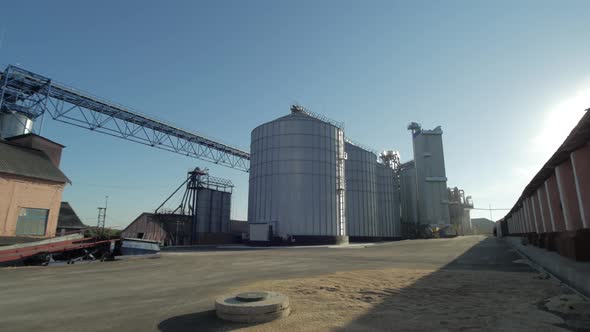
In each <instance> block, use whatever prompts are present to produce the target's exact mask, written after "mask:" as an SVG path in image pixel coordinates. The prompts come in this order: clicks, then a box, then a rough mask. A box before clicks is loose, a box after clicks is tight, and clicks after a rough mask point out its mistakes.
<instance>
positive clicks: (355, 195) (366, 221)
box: [344, 142, 381, 241]
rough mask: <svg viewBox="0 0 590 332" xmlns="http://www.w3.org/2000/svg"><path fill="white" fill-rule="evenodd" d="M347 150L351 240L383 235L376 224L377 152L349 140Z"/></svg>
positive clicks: (347, 195)
mask: <svg viewBox="0 0 590 332" xmlns="http://www.w3.org/2000/svg"><path fill="white" fill-rule="evenodd" d="M344 150H345V151H346V168H345V172H344V173H345V174H346V176H345V177H346V221H347V227H348V235H349V236H350V240H351V241H374V240H377V239H379V238H380V237H381V235H380V234H379V229H378V224H377V192H376V188H375V187H376V183H377V181H376V176H375V170H376V164H377V155H376V154H375V153H373V152H371V151H367V150H365V149H363V148H361V147H359V146H356V145H354V144H352V143H350V142H346V143H345V145H344Z"/></svg>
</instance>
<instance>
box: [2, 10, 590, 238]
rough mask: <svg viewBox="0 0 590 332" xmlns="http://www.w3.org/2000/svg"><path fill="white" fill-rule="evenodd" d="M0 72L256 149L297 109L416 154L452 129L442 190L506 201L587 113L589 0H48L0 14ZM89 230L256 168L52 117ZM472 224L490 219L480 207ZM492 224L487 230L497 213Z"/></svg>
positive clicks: (379, 144) (243, 199)
mask: <svg viewBox="0 0 590 332" xmlns="http://www.w3.org/2000/svg"><path fill="white" fill-rule="evenodd" d="M0 7H1V9H2V10H1V11H2V12H3V14H4V15H3V17H2V21H0V41H1V44H0V65H2V66H3V67H4V66H5V65H7V64H18V65H19V66H21V67H24V68H26V69H29V70H31V71H34V72H38V73H40V74H43V75H46V76H48V77H50V78H52V79H54V80H56V81H59V82H61V83H65V84H68V85H71V86H73V87H76V88H79V89H82V90H86V91H89V92H91V93H92V94H94V95H98V96H101V97H104V98H106V99H109V100H112V101H115V102H118V103H121V104H124V105H129V106H131V107H132V108H134V109H136V110H139V111H141V112H143V113H147V114H150V115H154V116H156V117H158V118H162V119H165V120H167V121H170V122H172V123H176V124H178V125H179V126H181V127H184V128H187V129H190V130H193V131H198V132H201V133H203V134H206V135H208V136H212V137H216V138H219V139H221V140H223V141H224V142H228V143H230V144H233V145H236V146H240V147H244V148H246V149H248V147H249V143H250V142H249V140H250V132H251V130H252V129H253V128H254V127H256V126H257V125H259V124H261V123H264V122H266V121H269V120H272V119H274V118H276V117H279V116H282V115H285V114H287V113H288V111H289V105H290V104H292V103H294V102H298V103H301V104H303V105H305V106H306V107H308V108H310V109H312V110H314V111H316V112H319V113H323V114H325V115H327V116H328V117H331V118H333V119H336V120H339V121H344V122H345V125H346V133H347V136H349V137H351V138H353V139H355V140H356V141H359V142H362V143H364V144H365V145H369V146H372V147H374V148H375V149H377V150H384V149H396V150H399V151H400V152H401V155H402V160H408V159H410V158H411V141H410V135H409V133H408V132H407V131H406V129H405V127H406V125H407V124H408V123H409V122H411V121H417V122H420V123H422V125H423V127H424V128H433V127H435V126H437V125H442V127H443V130H444V136H443V140H444V147H445V157H446V167H447V177H448V179H449V182H448V184H449V186H459V187H461V188H463V189H465V191H466V193H467V194H468V195H472V196H473V200H474V202H475V205H476V207H483V208H487V207H488V205H489V204H491V205H492V206H493V207H496V208H501V207H511V206H512V204H513V203H514V201H515V200H516V199H517V198H518V196H519V195H520V193H521V191H522V189H523V188H524V186H525V185H526V184H527V183H528V181H529V180H530V179H531V178H532V176H533V175H534V174H535V173H536V171H537V170H538V169H539V168H540V167H541V166H542V164H543V163H544V161H545V160H546V159H547V158H548V157H549V156H550V155H551V154H552V153H553V151H554V150H555V149H556V147H557V146H558V145H559V144H560V142H561V141H562V140H563V138H564V137H565V135H566V134H567V133H568V131H569V130H570V129H571V128H572V127H573V125H574V124H575V123H576V120H577V119H578V118H579V117H580V116H581V114H582V111H583V109H585V108H587V107H590V60H589V59H590V58H589V57H588V55H589V54H590V44H589V43H588V41H589V40H590V29H588V27H587V22H588V19H589V18H590V2H588V1H488V2H483V1H289V2H288V1H248V2H246V1H170V2H168V1H101V2H84V4H82V3H81V2H79V1H50V2H49V1H38V2H36V3H34V2H21V3H18V2H14V1H13V2H9V3H3V4H2V5H1V6H0ZM42 134H43V135H45V136H47V137H49V138H50V139H53V140H56V141H58V142H60V143H63V144H64V145H66V146H67V147H66V149H65V150H64V155H63V160H62V168H63V170H64V172H65V173H66V174H67V175H68V176H69V177H70V178H71V179H72V182H73V185H71V186H69V187H68V188H67V189H66V191H65V193H64V200H68V201H70V202H71V204H72V205H73V207H74V208H75V209H76V211H77V212H78V215H80V216H81V217H82V219H83V221H84V222H86V223H88V224H95V223H96V215H97V209H96V207H97V206H101V205H103V204H104V196H105V195H108V196H109V197H110V199H109V212H108V213H109V216H108V221H107V225H108V226H124V225H126V224H128V223H129V222H130V221H132V220H133V218H135V217H136V216H137V215H139V214H140V213H141V212H142V211H151V210H153V209H154V208H156V207H157V206H158V205H159V203H161V202H162V201H163V200H164V199H165V198H166V197H167V196H168V194H169V193H171V192H172V190H174V189H175V188H176V186H177V185H178V184H179V183H180V182H181V181H182V180H183V179H184V176H185V173H186V171H187V170H188V169H190V168H193V167H195V166H201V167H203V166H204V167H209V168H210V172H211V174H212V175H215V176H219V177H224V178H228V179H231V180H232V181H233V182H234V184H235V186H236V188H235V194H234V201H233V207H232V214H233V216H234V217H235V218H239V219H245V218H246V213H247V211H246V206H247V183H248V178H247V174H246V173H243V172H240V171H237V170H232V169H227V168H223V167H220V166H216V165H211V164H208V163H206V162H202V161H199V160H196V159H190V158H187V157H183V156H180V155H175V154H172V153H169V152H166V151H159V150H157V149H153V148H150V147H145V146H142V145H138V144H135V143H132V142H127V141H123V140H121V139H117V138H112V137H109V136H106V135H101V134H96V133H92V132H90V131H87V130H84V129H79V128H76V127H71V126H68V125H64V124H61V123H58V122H55V121H46V122H45V127H44V130H43V133H42ZM472 215H474V216H489V213H488V212H485V211H483V212H478V211H474V213H473V214H472ZM501 215H502V213H501V212H496V213H495V214H494V218H496V217H500V216H501Z"/></svg>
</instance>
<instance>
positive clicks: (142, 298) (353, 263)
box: [0, 236, 530, 332]
mask: <svg viewBox="0 0 590 332" xmlns="http://www.w3.org/2000/svg"><path fill="white" fill-rule="evenodd" d="M483 239H484V237H481V236H470V237H460V238H455V239H436V240H407V241H400V242H394V243H387V244H380V245H374V246H368V247H354V248H345V247H344V248H289V249H267V250H247V251H244V250H242V251H229V250H221V251H209V252H188V253H166V254H163V255H162V257H161V258H157V259H136V260H126V261H116V262H105V263H93V264H83V265H70V266H55V267H24V268H4V269H0V299H1V300H0V330H1V331H12V332H16V331H84V332H89V331H152V330H157V329H158V324H159V323H160V322H162V321H164V320H166V319H167V318H170V317H174V316H177V315H182V314H187V313H191V312H200V311H204V310H210V309H211V308H212V301H211V299H212V298H213V297H214V296H215V295H219V294H223V293H224V292H225V291H227V289H229V288H233V287H235V286H237V285H239V284H241V283H248V282H252V281H255V280H260V279H287V278H290V277H302V276H313V275H319V274H325V273H330V272H334V271H346V270H361V269H375V268H387V267H404V268H414V267H415V268H434V269H436V268H441V267H443V266H446V268H455V267H456V268H468V269H478V268H485V269H494V270H496V269H497V270H515V271H528V270H530V268H529V267H528V266H526V265H522V264H514V263H512V262H513V261H514V260H516V259H518V258H519V257H518V256H517V255H516V253H514V252H513V251H512V250H510V249H509V248H508V247H507V245H506V244H504V242H502V241H501V240H497V239H495V238H488V239H486V240H484V241H483V242H481V241H482V240H483ZM476 244H477V246H476V247H474V249H472V250H469V251H468V249H470V248H472V247H473V246H474V245H476ZM466 251H468V252H467V253H466V254H465V255H463V254H464V253H465V252H466ZM459 256H461V257H460V258H459Z"/></svg>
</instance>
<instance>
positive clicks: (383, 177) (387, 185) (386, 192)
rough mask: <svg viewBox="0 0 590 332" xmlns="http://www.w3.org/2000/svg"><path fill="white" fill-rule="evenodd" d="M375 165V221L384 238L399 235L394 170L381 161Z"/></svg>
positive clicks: (389, 238)
mask: <svg viewBox="0 0 590 332" xmlns="http://www.w3.org/2000/svg"><path fill="white" fill-rule="evenodd" d="M376 167H377V173H376V177H377V186H376V190H377V223H378V225H379V227H378V229H379V233H380V235H381V236H382V237H383V238H384V239H386V240H392V239H394V238H400V237H401V225H400V215H399V213H400V202H399V189H398V186H397V179H396V174H395V171H394V170H393V169H392V168H391V167H389V166H387V165H385V164H381V163H377V164H376Z"/></svg>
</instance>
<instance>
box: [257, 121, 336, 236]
mask: <svg viewBox="0 0 590 332" xmlns="http://www.w3.org/2000/svg"><path fill="white" fill-rule="evenodd" d="M344 197H345V191H344V133H343V130H342V129H341V128H339V127H338V126H336V125H333V124H331V123H328V122H326V121H322V120H320V119H317V118H314V117H311V116H308V115H306V114H302V113H297V112H293V113H291V114H290V115H287V116H283V117H281V118H278V119H276V120H274V121H271V122H268V123H265V124H263V125H261V126H259V127H257V128H255V129H254V130H253V131H252V142H251V149H250V183H249V195H248V222H249V223H250V224H251V225H252V224H270V225H271V226H272V232H273V234H274V236H279V237H282V238H283V239H287V238H292V239H294V240H295V243H341V242H343V241H348V238H347V237H346V235H347V230H346V220H345V199H344Z"/></svg>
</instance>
